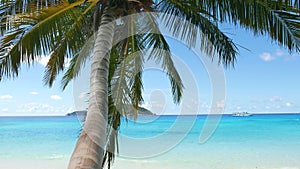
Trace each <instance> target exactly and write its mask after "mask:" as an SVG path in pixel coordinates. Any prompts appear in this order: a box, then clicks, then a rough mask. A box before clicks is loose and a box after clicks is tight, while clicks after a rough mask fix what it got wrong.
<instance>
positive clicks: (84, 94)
mask: <svg viewBox="0 0 300 169" xmlns="http://www.w3.org/2000/svg"><path fill="white" fill-rule="evenodd" d="M87 96H88V93H87V92H81V93H80V94H79V96H78V98H79V99H84V98H86V97H87Z"/></svg>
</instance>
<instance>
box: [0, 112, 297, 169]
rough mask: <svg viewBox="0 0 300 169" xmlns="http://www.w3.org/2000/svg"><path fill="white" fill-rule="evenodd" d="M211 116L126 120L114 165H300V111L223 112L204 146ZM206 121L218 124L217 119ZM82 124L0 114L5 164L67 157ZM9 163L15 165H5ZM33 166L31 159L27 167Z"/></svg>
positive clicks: (238, 168) (0, 153)
mask: <svg viewBox="0 0 300 169" xmlns="http://www.w3.org/2000/svg"><path fill="white" fill-rule="evenodd" d="M206 118H207V116H198V117H196V116H160V117H159V118H157V117H153V116H143V117H139V119H138V121H137V122H133V121H130V120H129V121H128V122H126V121H125V120H123V121H122V122H123V123H122V126H121V129H120V157H118V158H117V160H116V163H115V165H114V167H113V168H115V169H117V168H120V169H121V168H122V169H123V168H125V169H126V168H141V167H143V168H144V169H147V168H161V169H168V168H172V169H176V168H189V169H193V168H195V169H196V168H199V169H201V168H203V169H243V168H244V169H252V168H253V169H255V168H261V169H263V168H269V169H271V168H274V169H275V168H278V169H284V168H285V169H289V168H290V169H292V168H294V169H297V168H300V162H299V161H300V160H299V159H300V120H299V119H300V114H289V115H253V116H250V117H232V116H228V115H223V116H222V118H221V121H220V123H217V128H216V130H215V131H214V133H213V134H212V136H211V137H210V138H209V139H208V140H207V141H206V142H205V143H202V144H200V143H199V136H200V134H203V132H211V131H209V130H204V131H202V129H203V127H204V124H205V120H206ZM216 120H217V119H216ZM213 122H216V121H213ZM206 125H207V126H212V127H213V126H214V123H208V124H206ZM80 128H81V124H80V122H79V121H78V120H77V118H76V117H0V158H1V159H2V160H1V163H2V164H0V167H1V165H2V166H5V168H7V169H10V168H11V169H12V168H16V165H15V164H14V165H10V164H11V163H12V162H11V161H34V160H36V161H43V160H44V161H49V160H50V161H51V162H52V163H55V160H57V163H59V162H61V161H63V160H65V161H67V160H68V158H69V157H70V155H71V153H72V150H73V148H74V145H75V143H76V139H77V137H78V135H79V133H80ZM136 157H139V158H136ZM53 160H54V161H53ZM5 161H7V163H9V164H5V165H4V163H5ZM33 164H34V162H32V163H31V162H29V163H28V164H27V165H28V166H27V168H30V165H33ZM66 164H67V162H65V163H62V165H61V166H60V167H61V168H66ZM60 167H59V168H60ZM22 168H26V167H25V166H24V164H23V167H22ZM31 168H34V167H33V166H32V167H31ZM54 168H57V166H56V167H54Z"/></svg>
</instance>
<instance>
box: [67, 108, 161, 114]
mask: <svg viewBox="0 0 300 169" xmlns="http://www.w3.org/2000/svg"><path fill="white" fill-rule="evenodd" d="M127 109H130V107H129V106H128V108H127ZM86 113H87V111H86V110H82V111H74V112H72V113H68V114H66V116H86ZM129 115H133V111H129ZM138 115H139V116H155V115H156V114H155V113H152V112H151V111H150V110H148V109H146V108H144V107H139V108H138Z"/></svg>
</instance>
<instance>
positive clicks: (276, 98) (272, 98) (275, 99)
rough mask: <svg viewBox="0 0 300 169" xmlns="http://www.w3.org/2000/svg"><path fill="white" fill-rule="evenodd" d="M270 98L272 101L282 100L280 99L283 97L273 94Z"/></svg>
mask: <svg viewBox="0 0 300 169" xmlns="http://www.w3.org/2000/svg"><path fill="white" fill-rule="evenodd" d="M269 100H270V102H280V101H282V98H281V97H279V96H273V97H271V98H270V99H269Z"/></svg>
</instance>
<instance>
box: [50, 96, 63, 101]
mask: <svg viewBox="0 0 300 169" xmlns="http://www.w3.org/2000/svg"><path fill="white" fill-rule="evenodd" d="M50 98H51V99H53V100H61V99H62V97H60V96H59V95H52V96H50Z"/></svg>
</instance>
